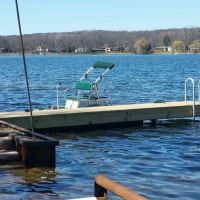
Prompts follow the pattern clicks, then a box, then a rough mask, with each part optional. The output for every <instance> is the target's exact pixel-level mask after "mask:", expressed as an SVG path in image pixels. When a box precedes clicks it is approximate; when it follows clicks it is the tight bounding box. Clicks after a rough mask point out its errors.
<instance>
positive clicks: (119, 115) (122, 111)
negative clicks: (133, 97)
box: [0, 101, 200, 129]
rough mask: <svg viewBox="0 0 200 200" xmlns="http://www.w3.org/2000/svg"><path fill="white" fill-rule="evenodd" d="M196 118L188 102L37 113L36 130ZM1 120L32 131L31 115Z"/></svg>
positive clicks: (199, 105)
mask: <svg viewBox="0 0 200 200" xmlns="http://www.w3.org/2000/svg"><path fill="white" fill-rule="evenodd" d="M195 105H196V106H195V109H196V112H195V113H196V115H197V116H199V115H200V103H199V102H196V103H195ZM192 116H193V103H192V102H185V101H179V102H166V103H147V104H130V105H117V106H101V107H88V108H78V109H60V110H43V111H33V121H34V127H35V128H52V127H65V126H80V125H90V124H104V123H117V122H131V121H140V120H153V119H169V118H184V117H192ZM0 120H3V121H6V122H8V123H11V124H15V125H17V126H20V127H23V128H27V129H30V128H31V124H30V114H29V112H1V113H0Z"/></svg>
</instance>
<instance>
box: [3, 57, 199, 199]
mask: <svg viewBox="0 0 200 200" xmlns="http://www.w3.org/2000/svg"><path fill="white" fill-rule="evenodd" d="M26 61H27V71H28V77H29V85H30V93H31V100H32V106H33V108H40V107H43V108H44V107H47V106H49V105H55V104H56V85H57V84H58V83H61V85H60V86H59V103H60V105H61V104H62V105H63V104H64V103H65V99H64V90H65V89H66V88H67V87H72V88H73V87H74V85H75V82H76V81H78V80H79V78H80V77H81V75H82V74H83V73H84V72H86V70H87V69H88V68H89V67H90V66H91V65H92V64H93V63H94V62H96V61H107V62H113V63H114V64H115V67H114V68H113V69H112V70H111V71H110V72H109V73H108V74H106V75H105V76H104V78H103V82H104V85H106V86H107V90H108V91H109V92H110V95H111V99H112V102H113V104H114V105H118V104H134V103H150V102H154V101H156V100H162V101H180V100H184V86H185V80H186V79H187V78H189V77H191V78H193V79H194V81H195V92H196V96H195V98H196V100H198V81H199V79H200V69H199V68H200V55H73V56H70V55H63V56H62V55H57V56H26ZM0 70H1V73H0V112H5V111H17V110H25V109H28V100H27V92H26V83H25V78H24V69H23V60H22V57H21V56H0ZM97 75H98V74H95V73H94V75H93V76H94V77H97ZM191 88H192V85H191V83H190V82H189V83H188V93H189V94H188V98H189V99H192V97H191V94H192V89H191ZM196 119H197V121H196V123H195V124H193V123H192V121H181V120H178V119H173V120H158V121H157V123H156V124H155V125H152V124H151V123H150V122H149V121H145V123H144V125H143V126H141V127H122V126H116V127H110V128H103V127H102V128H101V129H95V130H89V131H85V130H83V131H74V130H70V131H66V132H65V131H62V132H61V131H60V132H59V131H54V132H46V133H44V134H47V135H48V136H50V137H54V138H56V139H59V140H60V146H58V147H57V148H56V167H55V168H32V169H27V168H25V167H23V166H21V165H13V166H10V165H9V166H8V165H0V199H70V198H78V197H91V196H93V180H94V177H95V176H96V175H97V174H102V175H104V176H107V177H108V178H111V179H112V180H114V181H116V182H118V183H120V184H122V185H124V186H125V187H127V188H129V189H131V190H133V191H135V192H137V193H139V194H141V195H143V196H145V197H146V198H148V199H159V200H160V199H166V200H170V199H181V200H186V199H187V200H189V199H190V200H193V199H194V200H198V199H199V194H200V186H199V182H200V122H199V118H196ZM194 135H195V137H194ZM109 199H119V198H117V197H115V196H114V195H112V194H110V193H109Z"/></svg>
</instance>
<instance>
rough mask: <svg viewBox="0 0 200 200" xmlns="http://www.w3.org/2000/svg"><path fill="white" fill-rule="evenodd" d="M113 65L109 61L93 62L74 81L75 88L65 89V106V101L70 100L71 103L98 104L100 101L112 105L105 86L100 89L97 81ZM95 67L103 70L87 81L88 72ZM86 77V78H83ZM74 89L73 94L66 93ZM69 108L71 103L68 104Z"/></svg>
mask: <svg viewBox="0 0 200 200" xmlns="http://www.w3.org/2000/svg"><path fill="white" fill-rule="evenodd" d="M113 67H114V63H111V62H102V61H98V62H95V63H94V64H93V65H92V66H91V67H89V69H88V70H87V71H86V72H85V73H84V74H83V75H82V76H81V78H80V79H79V81H78V82H76V85H75V88H73V89H70V88H67V89H66V90H65V94H64V95H65V98H66V105H67V106H66V107H67V108H68V103H67V101H71V102H72V104H73V103H74V102H75V101H76V102H79V103H80V102H85V104H86V105H87V106H98V105H100V102H104V104H105V105H108V103H109V104H110V105H112V101H111V100H110V94H109V93H108V92H107V91H106V89H105V87H104V86H103V87H104V89H103V90H100V89H99V88H98V86H97V83H98V82H99V81H100V80H101V81H102V78H103V76H104V75H105V74H106V73H108V72H109V71H110V70H111V69H112V68H113ZM97 68H101V69H103V72H102V73H101V74H100V75H99V76H98V77H97V78H96V79H95V80H94V81H93V82H87V77H88V74H89V73H90V72H91V71H92V70H94V69H97ZM85 79H86V80H85ZM102 84H103V83H102ZM71 90H75V95H67V93H68V91H71ZM70 108H71V105H70Z"/></svg>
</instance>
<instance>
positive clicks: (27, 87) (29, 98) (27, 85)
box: [15, 0, 35, 139]
mask: <svg viewBox="0 0 200 200" xmlns="http://www.w3.org/2000/svg"><path fill="white" fill-rule="evenodd" d="M15 4H16V11H17V19H18V26H19V33H20V39H21V45H22V55H23V62H24V73H25V78H26V89H27V93H28V102H29V110H30V118H31V127H32V134H33V139H34V138H35V132H34V126H33V114H32V105H31V97H30V91H29V84H28V75H27V70H26V60H25V54H24V44H23V39H22V31H21V24H20V17H19V9H18V2H17V0H15Z"/></svg>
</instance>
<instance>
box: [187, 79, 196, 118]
mask: <svg viewBox="0 0 200 200" xmlns="http://www.w3.org/2000/svg"><path fill="white" fill-rule="evenodd" d="M188 81H191V82H192V85H193V92H192V93H193V122H194V121H195V89H194V88H195V87H194V79H192V78H187V79H186V81H185V102H187V82H188Z"/></svg>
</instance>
